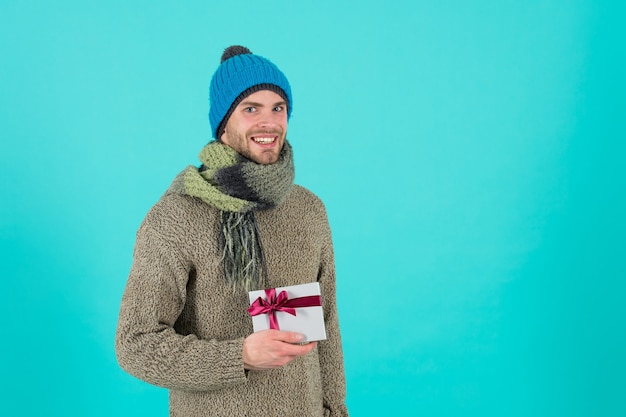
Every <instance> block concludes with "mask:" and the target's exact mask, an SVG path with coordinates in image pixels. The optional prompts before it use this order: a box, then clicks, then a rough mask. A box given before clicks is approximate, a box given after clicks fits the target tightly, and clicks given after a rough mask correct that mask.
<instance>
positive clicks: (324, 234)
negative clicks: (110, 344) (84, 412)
mask: <svg viewBox="0 0 626 417" xmlns="http://www.w3.org/2000/svg"><path fill="white" fill-rule="evenodd" d="M255 216H256V219H257V223H258V227H259V232H260V236H261V239H262V242H263V247H264V250H265V256H266V261H267V268H268V275H269V286H271V287H280V286H286V285H295V284H303V283H308V282H314V281H319V283H320V286H321V289H322V300H323V308H324V316H325V324H326V332H327V336H328V340H325V341H320V342H318V345H317V347H316V348H315V349H314V350H313V351H312V352H310V353H309V354H307V355H306V356H303V357H299V358H297V359H295V360H294V361H292V362H290V363H288V364H287V365H285V366H284V367H282V368H278V369H273V370H268V371H244V367H243V358H242V346H243V339H244V338H245V337H246V336H248V335H249V334H251V333H252V321H251V318H250V315H249V314H248V312H247V311H246V309H247V307H248V306H249V300H248V295H247V293H246V292H245V291H243V290H241V291H238V292H236V293H233V290H232V288H230V287H228V286H227V285H226V283H225V279H224V273H223V265H222V263H221V260H220V258H221V254H222V253H221V249H220V247H219V245H218V234H219V218H220V216H219V212H218V210H216V209H214V208H212V207H210V206H209V205H207V204H206V203H204V202H202V201H201V200H200V199H198V198H195V197H190V196H187V195H180V194H168V195H165V196H164V197H162V198H161V200H160V201H159V202H158V203H157V204H156V205H155V206H154V207H153V208H152V209H151V210H150V212H149V213H148V215H147V216H146V218H145V220H144V222H143V224H142V225H141V227H140V229H139V231H138V232H137V241H136V246H135V252H134V260H133V265H132V268H131V271H130V276H129V278H128V283H127V285H126V289H125V291H124V295H123V297H122V303H121V310H120V316H119V322H118V328H117V335H116V352H117V358H118V361H119V363H120V365H121V366H122V368H124V369H125V370H126V371H127V372H129V373H130V374H132V375H135V376H136V377H138V378H140V379H142V380H144V381H147V382H149V383H151V384H155V385H159V386H162V387H165V388H168V389H169V390H170V415H171V416H188V417H191V416H194V417H197V416H224V417H233V416H247V417H254V416H264V417H271V416H276V417H278V416H280V417H289V416H299V417H302V416H307V417H309V416H347V415H348V412H347V409H346V406H345V391H346V390H345V379H344V371H343V357H342V350H341V338H340V334H339V325H338V320H337V309H336V305H335V268H334V260H333V248H332V240H331V233H330V229H329V225H328V220H327V217H326V211H325V208H324V206H323V204H322V202H321V201H320V200H319V199H318V198H317V197H316V196H315V195H314V194H312V193H311V192H310V191H308V190H306V189H304V188H302V187H300V186H297V185H296V186H294V187H293V188H292V190H291V191H290V193H289V195H288V197H287V199H286V201H285V202H284V203H283V204H282V205H281V206H280V207H278V208H275V209H272V210H266V211H258V212H256V213H255Z"/></svg>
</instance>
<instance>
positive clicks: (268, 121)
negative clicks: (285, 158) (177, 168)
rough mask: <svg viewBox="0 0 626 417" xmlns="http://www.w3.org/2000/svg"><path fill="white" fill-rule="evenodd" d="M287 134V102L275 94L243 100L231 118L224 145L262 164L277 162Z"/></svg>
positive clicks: (249, 97) (267, 91) (263, 91)
mask: <svg viewBox="0 0 626 417" xmlns="http://www.w3.org/2000/svg"><path fill="white" fill-rule="evenodd" d="M286 135H287V103H286V102H285V100H284V99H283V98H282V97H281V96H279V95H278V94H276V93H275V92H273V91H269V90H261V91H257V92H256V93H252V94H250V95H249V96H248V97H246V98H244V99H243V100H242V101H241V103H239V105H238V106H237V107H235V110H234V111H233V114H232V115H231V116H230V118H229V119H228V122H227V123H226V127H225V128H224V134H222V137H221V141H222V143H224V144H226V145H228V146H230V147H231V148H233V149H234V150H235V151H237V152H239V153H240V154H242V155H243V156H245V157H246V158H248V159H250V160H252V161H254V162H256V163H259V164H273V163H274V162H276V161H277V160H278V156H279V155H280V151H281V150H282V149H283V144H284V143H285V136H286Z"/></svg>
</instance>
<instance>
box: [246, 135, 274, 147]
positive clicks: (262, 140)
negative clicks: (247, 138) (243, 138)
mask: <svg viewBox="0 0 626 417" xmlns="http://www.w3.org/2000/svg"><path fill="white" fill-rule="evenodd" d="M252 140H253V141H255V142H256V143H259V144H261V145H267V144H270V143H274V141H275V140H276V136H252Z"/></svg>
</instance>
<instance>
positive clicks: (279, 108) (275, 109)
mask: <svg viewBox="0 0 626 417" xmlns="http://www.w3.org/2000/svg"><path fill="white" fill-rule="evenodd" d="M283 110H285V108H284V107H283V106H276V107H274V111H283Z"/></svg>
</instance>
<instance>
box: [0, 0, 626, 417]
mask: <svg viewBox="0 0 626 417" xmlns="http://www.w3.org/2000/svg"><path fill="white" fill-rule="evenodd" d="M625 11H626V10H625V7H624V6H623V2H617V1H614V2H611V1H591V0H570V1H565V0H553V1H537V0H529V1H510V0H508V1H507V0H503V1H487V0H477V1H460V0H439V1H434V0H433V1H402V2H394V1H391V0H390V1H387V2H380V1H377V2H373V1H323V0H320V1H315V2H309V1H306V2H305V1H302V2H296V1H271V0H268V1H264V2H259V1H247V0H241V1H238V2H219V3H218V2H208V1H185V2H176V3H175V2H155V1H133V2H129V1H106V2H105V1H102V2H89V1H55V2H44V1H40V2H36V1H17V0H16V1H8V0H3V1H1V2H0V35H1V36H0V57H1V58H0V59H1V62H2V65H0V80H1V81H0V114H1V129H0V135H1V136H2V139H1V145H0V146H1V147H0V161H1V168H0V178H1V179H2V188H1V191H0V201H1V203H0V233H1V243H0V245H1V246H0V250H1V253H2V264H1V270H0V275H1V277H2V283H3V287H4V288H3V290H2V301H1V302H0V317H2V332H1V334H2V336H1V337H2V344H1V350H2V353H1V355H0V374H1V375H2V376H1V381H2V386H1V387H0V396H1V397H2V398H1V401H0V415H3V416H18V415H19V416H39V415H63V416H112V415H152V416H166V415H167V414H168V411H167V392H166V391H165V390H163V389H160V388H156V387H152V386H150V385H148V384H145V383H143V382H141V381H139V380H137V379H134V378H133V377H131V376H129V375H127V374H125V373H124V372H123V371H122V370H120V368H119V367H118V365H117V363H116V360H115V356H114V351H113V338H114V331H115V326H116V320H117V313H118V308H119V301H120V297H121V294H122V291H123V288H124V285H125V281H126V276H127V273H128V270H129V267H130V263H131V255H132V248H133V243H134V234H135V231H136V229H137V227H138V226H139V224H140V222H141V220H142V218H143V216H144V215H145V213H146V211H147V210H148V209H149V208H150V207H151V205H152V204H154V202H155V201H156V200H157V199H158V198H159V196H160V195H161V193H162V192H163V191H164V190H165V188H166V187H167V186H168V185H169V183H170V181H171V179H172V178H173V176H174V175H175V174H176V173H177V172H178V171H179V170H181V169H182V167H184V166H185V165H187V164H190V163H192V164H195V163H197V154H198V151H199V150H200V148H201V147H202V146H203V145H204V144H205V143H206V142H207V141H208V140H209V139H210V128H209V123H208V120H207V110H208V109H207V106H208V102H207V90H208V84H209V80H210V76H211V74H212V73H213V71H214V70H215V68H216V66H217V64H218V62H219V57H220V54H221V52H222V50H223V49H224V48H225V47H226V46H228V45H231V44H236V43H240V44H244V45H246V46H248V47H249V48H250V49H251V50H252V51H253V52H256V53H258V54H260V55H264V56H267V57H269V58H270V59H271V60H272V61H274V62H275V63H276V64H278V65H279V67H280V68H281V69H283V71H284V72H285V73H286V74H287V75H288V77H289V79H290V82H291V84H292V89H293V92H294V103H295V105H294V113H293V117H292V119H291V124H290V134H289V137H290V139H291V141H292V143H293V145H294V150H295V157H296V169H297V182H299V183H300V184H303V185H305V186H307V187H308V188H310V189H311V190H313V191H314V192H316V193H317V194H318V195H320V196H321V197H322V198H323V199H324V201H325V202H326V205H327V208H328V212H329V216H330V221H331V225H332V227H333V232H334V238H335V250H336V257H337V271H338V285H339V289H338V291H339V294H338V295H339V309H340V313H341V326H342V330H343V337H344V349H345V364H346V374H347V379H348V405H349V407H350V410H351V414H352V415H353V416H375V415H382V416H391V415H400V416H402V415H426V416H435V415H436V416H461V415H462V416H481V417H485V416H529V415H534V416H568V417H570V416H625V415H626V320H625V316H626V302H625V301H624V299H625V298H626V297H625V296H626V284H625V283H624V282H625V280H624V279H625V278H626V253H625V252H626V238H625V235H626V220H625V219H624V217H625V216H624V215H625V213H626V196H625V190H626V173H625V172H624V160H625V159H624V157H625V151H626V146H625V145H624V143H625V139H626V128H625V124H624V120H626V114H625V113H626V103H625V97H626V91H625V85H626V82H625V81H626V80H625V74H626V68H625V62H626V56H625V55H626V53H625V49H626V48H625V46H624V40H625V39H626V30H625V29H624V18H625V17H626V13H625Z"/></svg>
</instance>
